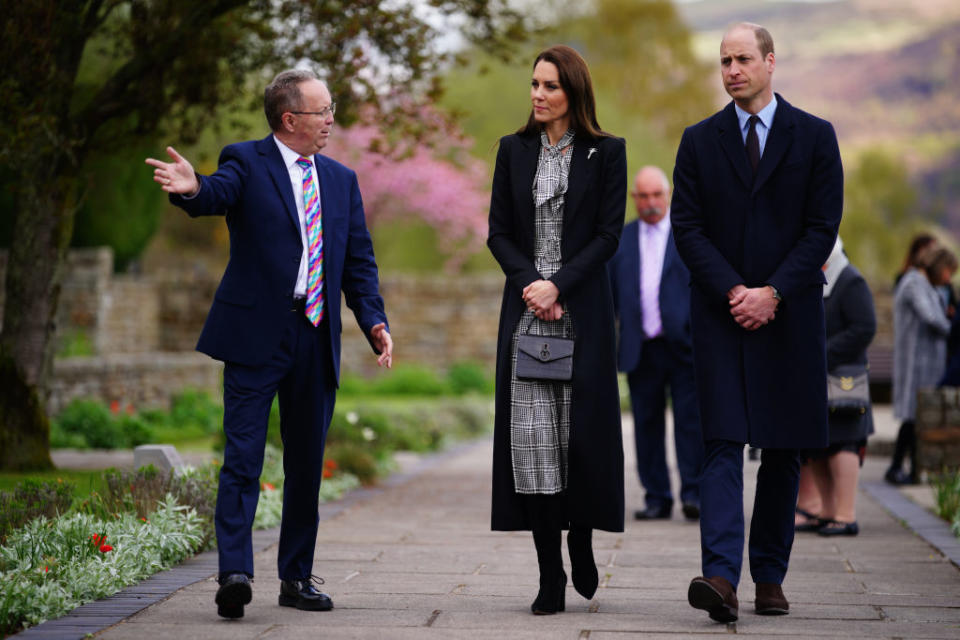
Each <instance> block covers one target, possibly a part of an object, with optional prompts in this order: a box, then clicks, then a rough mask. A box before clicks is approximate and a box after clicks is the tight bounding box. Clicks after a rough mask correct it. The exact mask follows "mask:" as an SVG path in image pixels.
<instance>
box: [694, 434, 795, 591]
mask: <svg viewBox="0 0 960 640" xmlns="http://www.w3.org/2000/svg"><path fill="white" fill-rule="evenodd" d="M743 446H744V445H743V443H740V442H730V441H728V440H709V441H707V443H706V457H705V459H704V463H703V473H702V474H701V476H700V500H701V503H700V546H701V549H702V553H703V557H702V562H703V575H704V576H706V577H708V578H713V577H716V576H720V577H723V578H726V579H727V580H729V581H730V583H731V584H732V585H733V586H734V588H736V587H737V585H738V584H739V583H740V567H741V564H742V561H743V539H744V521H743ZM799 481H800V458H799V455H798V452H797V451H796V450H792V449H764V450H763V452H762V453H761V457H760V470H759V471H758V472H757V492H756V496H755V498H754V503H753V516H752V518H751V521H750V552H749V556H750V575H751V577H752V578H753V581H754V582H770V583H774V584H782V583H783V578H784V576H786V574H787V565H788V563H789V561H790V549H791V548H792V547H793V514H794V508H795V507H796V505H797V488H798V485H799Z"/></svg>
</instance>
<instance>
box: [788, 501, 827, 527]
mask: <svg viewBox="0 0 960 640" xmlns="http://www.w3.org/2000/svg"><path fill="white" fill-rule="evenodd" d="M794 511H796V512H797V513H799V514H800V515H801V516H803V517H804V518H806V522H801V523H800V524H795V525H793V530H794V531H800V532H806V531H809V532H816V531H819V530H820V529H821V528H823V525H824V524H826V523H827V520H824V519H823V518H821V517H820V516H818V515H814V514H812V513H810V512H809V511H806V510H804V509H801V508H800V507H797V508H796V509H794Z"/></svg>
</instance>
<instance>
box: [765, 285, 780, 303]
mask: <svg viewBox="0 0 960 640" xmlns="http://www.w3.org/2000/svg"><path fill="white" fill-rule="evenodd" d="M767 286H768V287H770V290H771V291H773V297H774V298H776V299H777V301H778V302H783V296H781V295H780V292H779V291H777V288H776V287H775V286H773V285H772V284H768V285H767Z"/></svg>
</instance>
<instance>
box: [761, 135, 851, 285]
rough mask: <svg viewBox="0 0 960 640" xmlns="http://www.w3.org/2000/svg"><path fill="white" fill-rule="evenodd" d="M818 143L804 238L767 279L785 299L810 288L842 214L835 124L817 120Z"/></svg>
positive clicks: (808, 199)
mask: <svg viewBox="0 0 960 640" xmlns="http://www.w3.org/2000/svg"><path fill="white" fill-rule="evenodd" d="M818 123H819V125H820V126H819V127H818V128H817V132H816V135H817V141H816V144H815V145H814V147H813V174H812V175H811V177H810V180H809V181H808V184H809V185H810V192H809V195H808V198H807V202H806V207H805V210H804V229H803V235H801V236H800V239H799V240H798V241H797V243H796V244H795V245H794V247H793V249H791V250H790V252H789V253H788V254H787V255H786V257H785V258H784V259H783V261H782V262H781V263H780V265H779V266H778V267H777V269H776V270H775V271H774V273H773V275H772V276H770V278H769V279H768V280H767V284H771V285H773V286H774V287H776V288H777V291H779V292H780V295H782V296H783V299H784V300H789V299H790V296H791V295H792V294H793V293H794V292H795V291H797V290H798V289H801V288H803V287H808V286H810V285H811V284H812V283H811V281H810V275H809V274H810V273H819V270H820V267H821V266H822V265H823V263H824V261H825V260H826V258H827V256H829V255H830V251H831V249H833V243H834V240H835V239H836V237H837V229H838V228H839V226H840V216H841V214H842V212H843V166H842V165H841V162H840V148H839V147H838V146H837V136H836V134H835V133H834V131H833V125H831V124H830V123H829V122H826V121H825V120H820V121H818Z"/></svg>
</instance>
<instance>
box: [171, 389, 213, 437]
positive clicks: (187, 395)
mask: <svg viewBox="0 0 960 640" xmlns="http://www.w3.org/2000/svg"><path fill="white" fill-rule="evenodd" d="M169 421H170V422H171V423H172V424H173V425H175V426H178V427H183V428H193V429H196V430H198V431H200V432H201V433H205V434H208V435H210V434H215V433H217V432H218V431H220V425H221V423H222V421H223V407H222V406H221V405H220V403H218V402H215V401H214V400H213V398H211V397H210V394H209V393H207V392H206V391H197V390H195V389H185V390H183V391H181V392H180V393H178V394H177V395H175V396H173V400H172V401H171V403H170V414H169Z"/></svg>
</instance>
